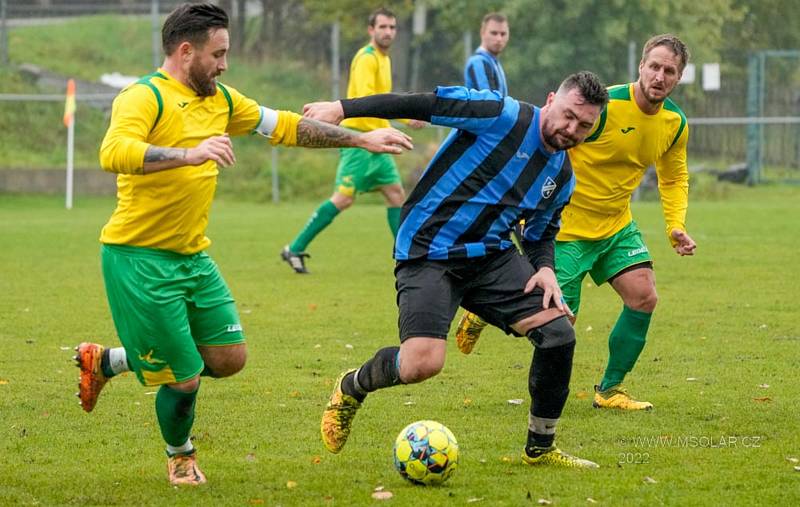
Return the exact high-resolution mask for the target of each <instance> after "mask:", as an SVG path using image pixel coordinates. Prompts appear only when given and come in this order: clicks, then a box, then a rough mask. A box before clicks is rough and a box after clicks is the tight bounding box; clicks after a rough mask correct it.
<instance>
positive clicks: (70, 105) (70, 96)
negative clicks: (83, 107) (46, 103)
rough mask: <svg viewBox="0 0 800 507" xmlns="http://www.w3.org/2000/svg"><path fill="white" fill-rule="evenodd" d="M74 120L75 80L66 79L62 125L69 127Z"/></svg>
mask: <svg viewBox="0 0 800 507" xmlns="http://www.w3.org/2000/svg"><path fill="white" fill-rule="evenodd" d="M74 121H75V80H74V79H70V80H69V81H67V100H66V102H65V103H64V126H65V127H69V126H70V125H72V122H74Z"/></svg>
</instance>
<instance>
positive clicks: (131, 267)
mask: <svg viewBox="0 0 800 507" xmlns="http://www.w3.org/2000/svg"><path fill="white" fill-rule="evenodd" d="M101 257H102V264H103V279H104V280H105V285H106V294H107V296H108V304H109V306H110V307H111V315H112V317H113V318H114V325H115V326H116V328H117V335H119V339H120V341H121V342H122V345H123V346H124V347H125V352H126V354H127V356H128V363H129V364H130V366H131V369H132V370H133V371H134V372H135V373H136V376H137V377H138V378H139V382H141V383H142V384H144V385H146V386H155V385H160V384H172V383H176V382H184V381H186V380H189V379H191V378H193V377H195V376H196V375H198V374H200V372H201V371H203V367H204V363H203V358H202V357H201V356H200V352H199V351H198V349H197V346H198V345H205V346H219V345H232V344H236V343H243V342H244V334H243V333H242V325H241V324H240V321H239V315H238V313H237V312H236V304H235V303H234V301H233V297H232V296H231V291H230V290H229V289H228V286H227V285H226V284H225V280H223V279H222V276H221V275H220V273H219V269H218V268H217V265H216V263H215V262H214V261H213V260H212V259H211V257H209V256H208V255H207V254H206V253H204V252H199V253H196V254H194V255H181V254H177V253H174V252H167V251H164V250H155V249H151V248H140V247H132V246H122V245H103V247H102V252H101Z"/></svg>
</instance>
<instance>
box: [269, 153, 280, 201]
mask: <svg viewBox="0 0 800 507" xmlns="http://www.w3.org/2000/svg"><path fill="white" fill-rule="evenodd" d="M270 165H271V166H272V202H276V203H277V202H280V200H281V194H280V181H279V178H278V148H276V147H274V146H273V147H272V153H270Z"/></svg>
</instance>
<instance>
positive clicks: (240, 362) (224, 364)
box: [206, 349, 247, 378]
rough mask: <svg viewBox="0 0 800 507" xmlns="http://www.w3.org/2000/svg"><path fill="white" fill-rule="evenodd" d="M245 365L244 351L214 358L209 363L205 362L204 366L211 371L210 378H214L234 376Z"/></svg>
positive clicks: (245, 356)
mask: <svg viewBox="0 0 800 507" xmlns="http://www.w3.org/2000/svg"><path fill="white" fill-rule="evenodd" d="M246 363H247V350H246V349H241V350H236V351H235V352H233V353H231V354H227V355H225V356H223V357H215V358H213V359H211V360H210V361H209V360H206V366H207V367H208V369H209V370H211V376H212V377H215V378H223V377H230V376H231V375H235V374H237V373H239V372H240V371H242V370H243V369H244V365H245V364H246Z"/></svg>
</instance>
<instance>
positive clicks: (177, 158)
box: [142, 134, 236, 174]
mask: <svg viewBox="0 0 800 507" xmlns="http://www.w3.org/2000/svg"><path fill="white" fill-rule="evenodd" d="M208 160H213V161H214V162H216V163H217V164H219V165H221V166H223V167H228V166H231V165H233V164H234V163H236V157H235V156H234V154H233V144H232V143H231V140H230V138H229V137H228V135H227V134H225V135H221V136H213V137H209V138H208V139H206V140H204V141H203V142H201V143H200V144H198V145H197V146H195V147H194V148H172V147H165V146H155V145H150V147H149V148H147V151H145V152H144V165H143V166H142V168H143V173H144V174H149V173H155V172H159V171H166V170H167V169H174V168H176V167H182V166H186V165H200V164H202V163H204V162H207V161H208Z"/></svg>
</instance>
